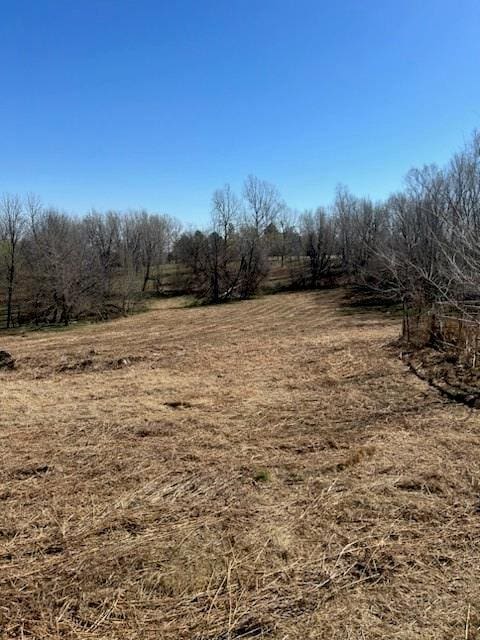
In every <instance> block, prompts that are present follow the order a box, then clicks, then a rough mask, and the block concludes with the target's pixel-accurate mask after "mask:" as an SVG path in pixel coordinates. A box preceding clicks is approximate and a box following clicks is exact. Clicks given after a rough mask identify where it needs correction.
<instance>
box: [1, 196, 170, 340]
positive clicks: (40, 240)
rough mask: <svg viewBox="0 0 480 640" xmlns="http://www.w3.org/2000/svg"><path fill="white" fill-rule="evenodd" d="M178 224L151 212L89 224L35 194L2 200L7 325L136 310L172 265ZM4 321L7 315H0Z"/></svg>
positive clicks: (98, 218)
mask: <svg viewBox="0 0 480 640" xmlns="http://www.w3.org/2000/svg"><path fill="white" fill-rule="evenodd" d="M178 228H179V225H178V223H177V222H176V221H175V220H174V219H172V218H170V217H169V216H166V215H157V214H150V213H148V212H146V211H133V212H129V213H119V212H115V211H109V212H107V213H105V214H100V213H96V212H94V211H93V212H91V213H89V214H88V215H86V216H85V217H83V218H76V217H73V216H69V215H67V214H65V213H63V212H61V211H59V210H57V209H53V208H44V207H42V206H41V204H40V202H39V201H38V199H37V198H35V197H33V196H29V197H27V198H26V199H25V200H22V199H21V198H20V197H18V196H11V195H6V196H4V197H3V198H2V200H1V202H0V283H1V285H2V289H3V296H0V310H1V308H2V306H3V310H4V313H3V317H4V326H6V327H7V328H9V327H12V326H14V325H21V324H26V323H33V324H51V323H53V324H57V323H63V324H65V325H67V324H68V323H69V322H70V321H72V320H74V319H78V318H83V317H91V318H98V319H103V318H108V317H111V316H112V315H116V314H119V313H126V312H129V311H131V310H132V309H133V308H134V307H135V305H137V304H138V303H139V301H140V300H141V297H142V292H143V291H145V289H146V287H147V284H148V283H149V281H150V280H151V279H152V278H153V277H154V274H155V273H156V272H157V267H158V265H160V264H162V263H164V262H165V261H166V260H167V257H168V253H169V252H170V251H171V249H172V246H173V242H174V239H175V237H176V235H177V233H178ZM0 315H1V314H0Z"/></svg>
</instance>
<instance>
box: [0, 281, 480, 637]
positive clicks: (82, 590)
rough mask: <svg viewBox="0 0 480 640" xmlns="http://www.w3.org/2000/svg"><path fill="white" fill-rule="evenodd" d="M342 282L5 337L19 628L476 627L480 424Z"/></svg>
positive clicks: (8, 619)
mask: <svg viewBox="0 0 480 640" xmlns="http://www.w3.org/2000/svg"><path fill="white" fill-rule="evenodd" d="M339 306H340V296H339V294H338V293H335V292H326V293H325V292H324V293H302V294H282V295H277V296H270V297H266V298H263V299H259V300H253V301H249V302H245V303H242V304H235V305H226V306H219V307H211V308H208V307H197V308H182V305H181V303H180V302H179V301H178V300H173V299H171V300H167V301H164V302H161V303H158V305H157V307H156V308H155V309H153V310H152V311H150V312H148V313H146V314H144V315H138V316H135V317H132V318H128V319H121V320H117V321H114V322H111V323H109V324H104V325H96V326H81V327H78V328H75V329H72V330H70V331H68V332H62V333H41V332H40V333H35V334H26V335H25V336H23V337H22V336H20V335H18V336H10V337H8V338H6V339H5V344H2V345H1V347H2V348H4V349H6V350H7V351H9V352H11V353H12V354H13V355H14V356H15V357H16V358H17V369H16V370H14V371H5V372H1V373H0V403H1V404H0V407H1V414H0V438H1V449H0V451H1V456H2V465H1V469H0V629H1V633H2V637H4V638H25V639H27V638H38V639H43V638H80V639H87V638H92V639H93V638H105V639H106V638H108V639H115V638H122V639H123V638H127V639H128V638H131V639H133V638H142V639H143V638H147V639H149V638H151V639H154V638H155V639H157V638H162V639H172V640H173V639H182V638H184V639H187V638H188V639H190V638H192V639H196V640H233V639H234V638H260V637H264V638H273V639H277V640H281V639H282V640H286V639H287V638H288V639H292V638H299V639H300V638H301V639H303V638H311V639H312V638H325V639H329V640H330V639H335V638H336V639H345V638H355V639H357V638H358V639H360V638H368V639H375V638H378V639H380V638H396V639H409V640H410V639H414V638H418V639H420V638H421V639H422V640H425V639H432V640H433V639H435V640H437V639H440V638H442V639H450V638H467V640H472V639H474V638H479V637H480V635H479V631H478V629H479V625H480V584H479V581H478V575H479V572H480V457H479V456H478V451H479V446H480V418H479V415H480V414H478V413H477V412H475V411H472V410H469V409H467V408H466V407H464V406H461V405H457V404H452V403H449V402H447V401H446V400H445V399H443V398H442V397H441V396H440V395H438V394H437V393H436V392H435V391H433V390H431V389H430V388H429V387H428V385H427V384H426V383H424V382H422V381H420V380H419V379H418V378H416V377H415V376H413V375H412V374H411V373H410V372H408V371H407V369H406V367H405V366H404V365H403V364H402V363H401V362H400V361H399V360H398V359H396V358H394V357H393V356H392V353H391V351H388V350H387V349H385V348H384V345H385V344H386V343H388V342H389V341H391V340H392V339H393V338H394V337H396V336H397V335H398V331H399V326H398V321H397V320H395V319H393V318H391V317H388V316H385V315H375V314H374V313H370V314H369V313H363V314H362V315H361V316H359V315H356V314H352V315H345V314H344V313H340V312H339V311H338V308H339Z"/></svg>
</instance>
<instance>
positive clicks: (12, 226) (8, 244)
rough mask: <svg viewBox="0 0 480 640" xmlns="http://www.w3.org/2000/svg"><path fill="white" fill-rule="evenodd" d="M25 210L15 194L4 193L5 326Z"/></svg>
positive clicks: (0, 225)
mask: <svg viewBox="0 0 480 640" xmlns="http://www.w3.org/2000/svg"><path fill="white" fill-rule="evenodd" d="M25 223H26V218H25V210H24V206H23V203H22V201H21V199H20V198H19V197H18V196H16V195H4V196H3V197H2V200H1V202H0V240H1V242H2V245H3V251H2V253H3V260H4V265H5V270H6V287H7V296H6V311H7V314H6V326H7V329H8V328H10V327H11V326H12V315H13V299H14V291H15V286H16V281H17V260H18V246H19V243H20V241H21V239H22V235H23V232H24V230H25Z"/></svg>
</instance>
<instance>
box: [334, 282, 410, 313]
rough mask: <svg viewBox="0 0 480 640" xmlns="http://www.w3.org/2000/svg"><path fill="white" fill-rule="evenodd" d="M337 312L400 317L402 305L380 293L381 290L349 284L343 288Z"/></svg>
mask: <svg viewBox="0 0 480 640" xmlns="http://www.w3.org/2000/svg"><path fill="white" fill-rule="evenodd" d="M339 312H340V313H342V314H343V315H348V316H352V315H358V314H366V315H377V316H378V315H379V314H385V315H389V316H392V317H398V318H400V317H401V316H402V305H401V304H400V303H399V302H398V301H396V300H392V298H389V297H388V296H386V295H382V293H381V292H378V291H372V290H371V289H367V288H365V287H358V286H351V287H348V288H346V289H345V295H344V298H343V300H342V302H341V303H340V306H339Z"/></svg>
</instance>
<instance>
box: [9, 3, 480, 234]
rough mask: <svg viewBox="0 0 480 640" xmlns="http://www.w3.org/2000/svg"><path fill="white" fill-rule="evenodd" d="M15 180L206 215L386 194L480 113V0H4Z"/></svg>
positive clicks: (89, 201)
mask: <svg viewBox="0 0 480 640" xmlns="http://www.w3.org/2000/svg"><path fill="white" fill-rule="evenodd" d="M0 64H1V66H0V69H1V84H0V87H1V89H0V91H1V99H0V192H1V191H9V192H21V193H22V192H26V191H34V192H35V193H38V194H39V195H40V196H41V198H42V199H43V201H44V202H45V203H46V204H57V205H59V206H61V207H62V208H64V209H66V210H70V211H73V212H76V213H81V212H83V211H86V210H87V209H89V208H91V207H97V208H100V209H105V208H108V207H111V208H128V207H138V206H145V207H147V208H149V209H152V210H155V211H163V212H167V213H170V214H172V215H175V216H178V217H179V218H180V219H182V220H184V221H187V222H191V223H198V224H204V223H205V222H206V220H207V218H208V215H209V209H210V196H211V192H212V190H213V189H215V188H216V187H218V186H221V185H222V184H223V183H225V182H230V183H231V184H232V185H233V186H234V187H235V188H237V189H239V188H240V185H241V183H242V180H243V178H244V177H245V176H246V175H247V174H248V173H254V174H256V175H258V176H259V177H261V178H264V179H267V180H269V181H271V182H274V183H275V184H277V185H278V187H279V188H280V190H281V192H282V194H283V196H284V198H285V199H286V200H287V202H288V203H289V204H290V205H291V206H293V207H295V208H299V209H303V208H308V207H314V206H316V205H318V204H321V203H326V202H328V201H329V200H330V199H331V197H332V195H333V192H334V189H335V185H336V184H337V183H339V182H342V183H346V184H348V185H349V186H350V187H351V189H352V190H353V191H354V192H357V193H359V194H369V195H371V196H372V197H374V198H376V197H381V196H383V195H386V194H388V193H389V192H390V191H392V190H395V189H396V188H398V187H399V186H401V184H402V179H403V176H404V174H405V172H406V171H407V170H408V169H409V167H410V166H412V165H419V164H423V163H425V162H438V163H440V164H441V163H443V162H445V161H446V160H447V159H448V157H449V156H450V155H451V153H452V152H454V151H455V150H456V149H458V147H459V146H461V145H462V144H463V142H464V141H465V140H467V139H468V138H469V136H470V133H471V131H472V130H473V129H474V128H475V127H480V2H479V0H449V1H447V0H375V1H374V0H344V1H343V2H342V1H341V0H337V1H335V2H333V1H328V2H327V1H322V0H215V1H213V0H163V1H162V0H155V1H153V0H152V1H150V0H8V1H7V0H0Z"/></svg>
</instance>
